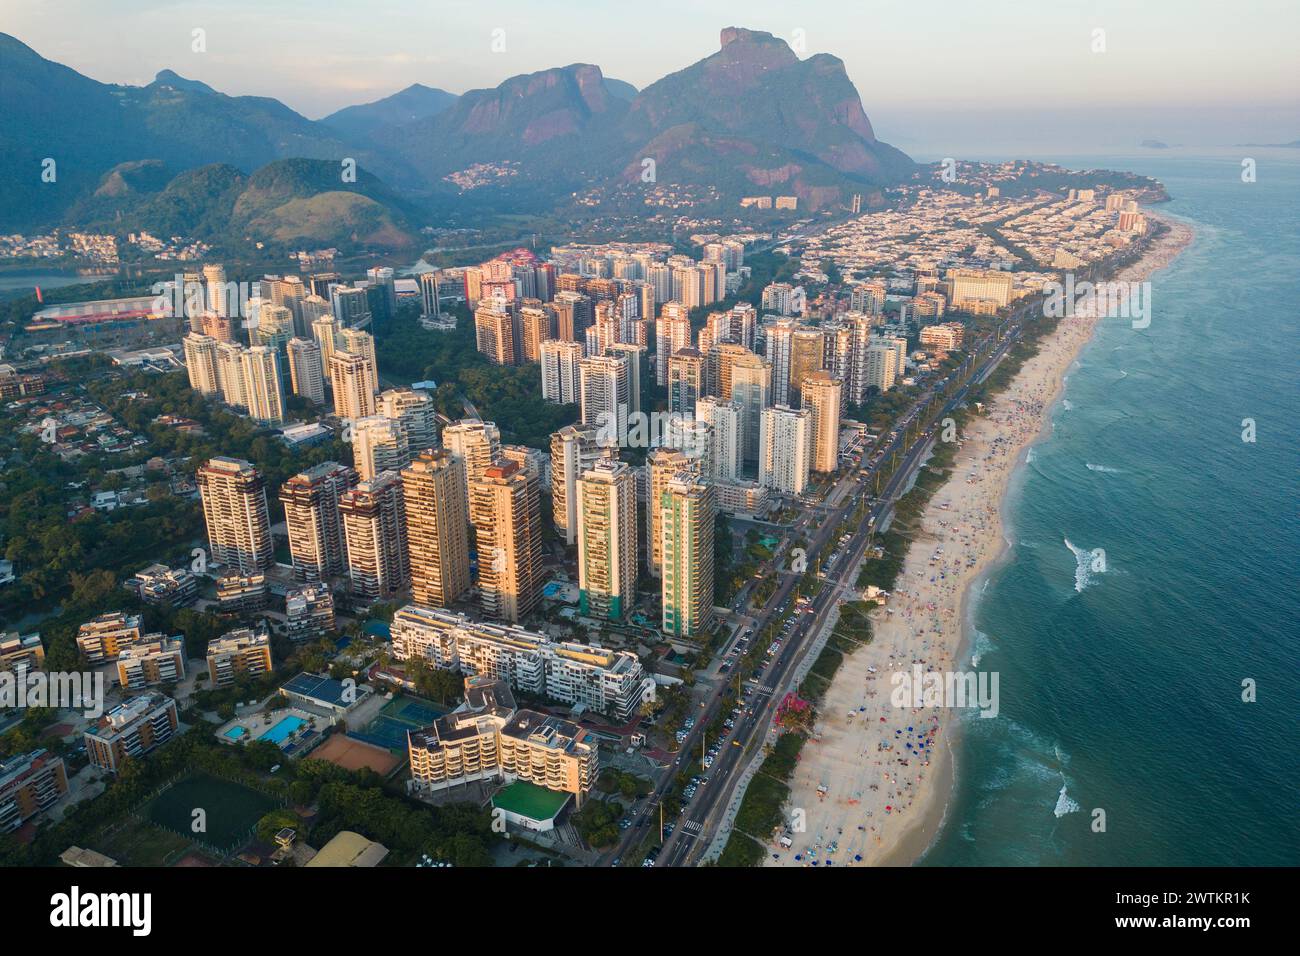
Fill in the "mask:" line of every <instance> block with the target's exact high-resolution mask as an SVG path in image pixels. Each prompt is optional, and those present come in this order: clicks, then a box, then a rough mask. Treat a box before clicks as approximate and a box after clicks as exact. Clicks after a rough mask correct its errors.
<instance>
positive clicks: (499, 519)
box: [469, 459, 542, 623]
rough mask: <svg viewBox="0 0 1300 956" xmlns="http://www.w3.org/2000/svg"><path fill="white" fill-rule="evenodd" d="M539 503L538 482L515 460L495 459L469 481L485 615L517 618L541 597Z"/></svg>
mask: <svg viewBox="0 0 1300 956" xmlns="http://www.w3.org/2000/svg"><path fill="white" fill-rule="evenodd" d="M541 509H542V503H541V490H540V482H538V481H537V480H536V479H535V478H530V477H529V476H528V474H527V472H525V471H524V470H523V469H522V468H520V467H519V464H518V463H517V462H513V461H508V460H505V459H501V460H498V461H497V462H495V463H494V464H492V465H490V466H488V467H487V468H486V469H484V472H483V477H482V478H481V479H480V480H478V481H472V482H470V486H469V518H470V521H471V523H472V524H473V525H474V532H475V536H476V538H477V543H478V589H479V600H480V602H481V605H482V609H483V613H484V615H486V616H487V617H490V618H493V619H495V620H499V621H511V622H515V623H518V622H519V621H520V620H521V619H523V618H524V617H525V616H526V615H527V614H528V613H529V612H530V611H532V610H533V608H535V607H536V606H537V603H538V601H540V600H541V596H542V510H541Z"/></svg>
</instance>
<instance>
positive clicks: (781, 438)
mask: <svg viewBox="0 0 1300 956" xmlns="http://www.w3.org/2000/svg"><path fill="white" fill-rule="evenodd" d="M759 444H760V445H761V448H762V453H761V455H760V457H759V461H758V483H759V484H760V485H763V486H765V487H768V488H773V489H776V490H777V491H780V492H783V493H784V494H787V495H800V494H803V490H804V488H805V487H807V485H808V464H809V462H810V461H811V460H812V453H811V447H812V413H811V412H809V411H808V410H807V409H797V410H796V409H793V408H789V407H787V406H785V405H776V406H774V407H772V408H766V409H764V410H763V415H762V418H761V422H760V426H759Z"/></svg>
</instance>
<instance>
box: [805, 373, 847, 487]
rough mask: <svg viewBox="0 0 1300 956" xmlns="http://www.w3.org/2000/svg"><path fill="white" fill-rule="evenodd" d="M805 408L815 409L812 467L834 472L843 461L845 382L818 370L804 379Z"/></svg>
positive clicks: (811, 443)
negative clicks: (842, 436) (841, 408)
mask: <svg viewBox="0 0 1300 956" xmlns="http://www.w3.org/2000/svg"><path fill="white" fill-rule="evenodd" d="M801 392H802V394H803V407H804V408H805V409H806V410H807V411H809V412H811V418H812V421H811V422H810V428H811V432H812V440H811V442H810V443H809V454H810V455H811V458H810V464H809V466H810V467H811V468H812V470H813V471H816V472H821V473H830V472H833V471H835V470H836V469H837V468H838V467H839V461H840V404H841V393H842V392H843V385H842V383H841V382H840V380H839V379H837V378H832V377H831V375H830V373H829V372H815V373H813V374H812V375H810V376H808V377H807V378H805V379H804V380H803V387H802V389H801Z"/></svg>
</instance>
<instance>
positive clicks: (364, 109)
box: [320, 83, 458, 141]
mask: <svg viewBox="0 0 1300 956" xmlns="http://www.w3.org/2000/svg"><path fill="white" fill-rule="evenodd" d="M457 99H458V97H457V96H456V94H455V93H448V92H447V91H446V90H440V89H436V88H435V87H432V86H425V85H423V84H422V83H412V84H411V85H410V86H408V87H407V88H406V89H404V90H399V91H398V92H396V93H394V94H393V95H392V96H385V97H384V98H383V99H379V100H375V101H374V102H373V103H360V104H358V105H356V106H345V107H344V108H343V109H341V110H337V111H335V112H333V113H331V114H330V115H329V116H326V117H325V118H324V119H322V120H321V121H320V122H321V123H323V124H324V125H325V126H329V127H332V128H333V129H335V130H337V131H338V132H340V133H341V134H343V135H344V136H346V137H348V138H350V139H352V140H353V141H361V140H363V139H364V138H365V137H367V136H369V135H370V134H371V133H372V132H374V130H375V129H377V128H378V127H380V126H387V125H394V124H402V123H413V122H415V121H416V120H422V119H427V118H428V117H430V116H436V115H438V114H439V113H441V112H442V111H443V110H445V109H447V108H448V107H450V106H451V105H452V104H453V103H455V102H456V100H457Z"/></svg>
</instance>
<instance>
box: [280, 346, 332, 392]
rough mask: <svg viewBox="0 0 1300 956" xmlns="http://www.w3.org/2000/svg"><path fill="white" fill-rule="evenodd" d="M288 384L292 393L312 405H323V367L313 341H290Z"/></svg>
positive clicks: (318, 350) (318, 347) (319, 353)
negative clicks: (291, 387)
mask: <svg viewBox="0 0 1300 956" xmlns="http://www.w3.org/2000/svg"><path fill="white" fill-rule="evenodd" d="M288 354H289V382H290V384H291V385H292V386H293V393H294V394H295V395H301V396H302V397H303V398H305V399H307V401H309V402H311V403H312V404H313V405H324V404H325V371H324V369H325V367H324V365H322V364H321V352H320V346H319V345H317V344H316V342H315V341H314V340H313V339H298V338H294V339H290V340H289V345H288Z"/></svg>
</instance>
